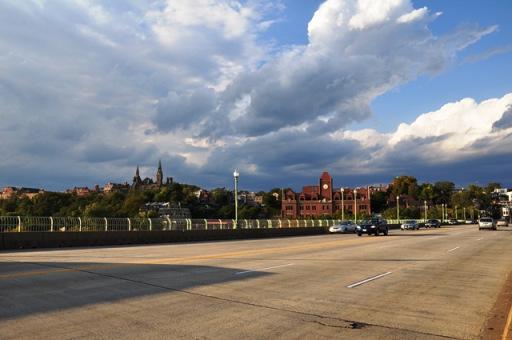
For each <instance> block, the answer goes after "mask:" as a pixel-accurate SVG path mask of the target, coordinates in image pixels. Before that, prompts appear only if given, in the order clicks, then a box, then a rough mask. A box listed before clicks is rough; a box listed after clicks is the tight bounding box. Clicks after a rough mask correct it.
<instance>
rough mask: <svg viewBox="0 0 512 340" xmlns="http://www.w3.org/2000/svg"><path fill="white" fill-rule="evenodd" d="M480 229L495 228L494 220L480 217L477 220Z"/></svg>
mask: <svg viewBox="0 0 512 340" xmlns="http://www.w3.org/2000/svg"><path fill="white" fill-rule="evenodd" d="M482 229H491V230H496V222H495V221H494V220H493V219H492V218H490V217H482V218H480V220H479V221H478V230H482Z"/></svg>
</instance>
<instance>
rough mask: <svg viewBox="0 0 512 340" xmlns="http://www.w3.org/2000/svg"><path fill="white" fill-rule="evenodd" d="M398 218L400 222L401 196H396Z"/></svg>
mask: <svg viewBox="0 0 512 340" xmlns="http://www.w3.org/2000/svg"><path fill="white" fill-rule="evenodd" d="M396 219H397V220H398V224H400V196H396Z"/></svg>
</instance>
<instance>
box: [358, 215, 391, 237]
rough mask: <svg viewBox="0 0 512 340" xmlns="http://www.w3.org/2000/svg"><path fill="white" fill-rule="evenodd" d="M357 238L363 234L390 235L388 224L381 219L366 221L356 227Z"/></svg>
mask: <svg viewBox="0 0 512 340" xmlns="http://www.w3.org/2000/svg"><path fill="white" fill-rule="evenodd" d="M356 233H357V236H361V235H363V234H368V235H375V236H379V234H380V233H382V234H383V235H387V234H388V223H387V221H386V220H384V219H381V218H372V219H371V220H364V221H362V222H361V223H359V225H358V226H357V227H356Z"/></svg>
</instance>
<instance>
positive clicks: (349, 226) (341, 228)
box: [329, 221, 357, 233]
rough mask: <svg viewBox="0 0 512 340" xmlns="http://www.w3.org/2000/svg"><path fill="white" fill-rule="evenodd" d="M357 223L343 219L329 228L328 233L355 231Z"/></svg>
mask: <svg viewBox="0 0 512 340" xmlns="http://www.w3.org/2000/svg"><path fill="white" fill-rule="evenodd" d="M356 227H357V225H356V224H355V223H354V222H352V221H343V222H341V223H338V224H335V225H333V226H332V227H330V228H329V232H330V233H355V232H356Z"/></svg>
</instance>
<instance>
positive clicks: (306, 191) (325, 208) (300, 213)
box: [281, 171, 371, 218]
mask: <svg viewBox="0 0 512 340" xmlns="http://www.w3.org/2000/svg"><path fill="white" fill-rule="evenodd" d="M354 190H355V193H356V195H357V200H354V196H355V195H354ZM342 202H343V203H342ZM356 202H357V203H356ZM342 204H343V206H344V211H345V213H346V214H354V211H357V214H358V215H360V216H361V215H362V214H371V207H370V190H368V189H367V188H357V189H352V188H343V200H342V193H341V188H338V189H334V187H333V180H332V177H331V175H329V173H328V172H327V171H324V172H323V173H322V176H320V179H319V183H318V185H308V186H305V187H303V188H302V191H301V192H300V193H295V192H293V191H292V190H288V191H287V192H286V193H284V195H283V200H282V201H281V216H282V217H284V218H306V217H322V216H332V215H333V214H334V213H336V212H337V211H339V210H341V205H342ZM356 205H357V206H356Z"/></svg>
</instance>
